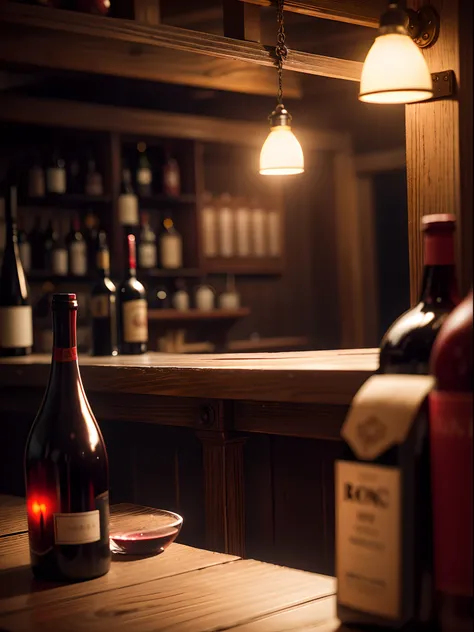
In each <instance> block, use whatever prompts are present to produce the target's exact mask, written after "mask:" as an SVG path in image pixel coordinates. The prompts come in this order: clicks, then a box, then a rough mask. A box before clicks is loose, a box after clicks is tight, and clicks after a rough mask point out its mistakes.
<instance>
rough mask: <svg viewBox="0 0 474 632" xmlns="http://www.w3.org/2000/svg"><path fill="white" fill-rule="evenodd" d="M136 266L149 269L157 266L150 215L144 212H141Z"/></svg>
mask: <svg viewBox="0 0 474 632" xmlns="http://www.w3.org/2000/svg"><path fill="white" fill-rule="evenodd" d="M138 266H139V267H140V268H141V269H142V270H150V269H153V268H156V266H157V252H156V235H155V232H154V230H153V229H152V227H151V226H150V215H149V213H146V212H143V213H141V231H140V241H139V244H138Z"/></svg>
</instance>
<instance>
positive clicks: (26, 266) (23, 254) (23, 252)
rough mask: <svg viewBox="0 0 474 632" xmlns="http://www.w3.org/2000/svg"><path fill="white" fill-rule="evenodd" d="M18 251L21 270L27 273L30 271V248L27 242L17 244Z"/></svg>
mask: <svg viewBox="0 0 474 632" xmlns="http://www.w3.org/2000/svg"><path fill="white" fill-rule="evenodd" d="M19 250H20V259H21V265H22V266H23V270H24V271H25V272H29V271H30V270H31V246H30V244H29V242H27V241H24V242H22V243H21V244H19Z"/></svg>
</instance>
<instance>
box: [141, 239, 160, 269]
mask: <svg viewBox="0 0 474 632" xmlns="http://www.w3.org/2000/svg"><path fill="white" fill-rule="evenodd" d="M138 265H139V266H140V268H156V244H150V243H149V244H140V245H139V247H138Z"/></svg>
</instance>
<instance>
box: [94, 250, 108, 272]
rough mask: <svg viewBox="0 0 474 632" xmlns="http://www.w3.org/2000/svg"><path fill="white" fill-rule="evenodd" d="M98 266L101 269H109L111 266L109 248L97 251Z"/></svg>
mask: <svg viewBox="0 0 474 632" xmlns="http://www.w3.org/2000/svg"><path fill="white" fill-rule="evenodd" d="M96 261H97V267H98V268H99V270H108V269H109V268H110V254H109V251H108V250H99V252H98V253H97V258H96Z"/></svg>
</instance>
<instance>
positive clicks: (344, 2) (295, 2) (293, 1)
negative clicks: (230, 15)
mask: <svg viewBox="0 0 474 632" xmlns="http://www.w3.org/2000/svg"><path fill="white" fill-rule="evenodd" d="M241 2H247V3H251V4H257V5H259V6H261V7H268V6H270V5H271V4H275V0H241ZM385 8H386V2H384V0H285V10H286V11H293V12H294V13H301V14H303V15H309V16H311V17H313V18H325V19H327V20H335V21H337V22H347V23H349V24H358V25H360V26H368V27H371V28H378V25H379V21H380V15H381V14H382V13H383V12H384V10H385Z"/></svg>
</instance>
